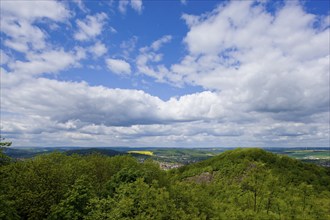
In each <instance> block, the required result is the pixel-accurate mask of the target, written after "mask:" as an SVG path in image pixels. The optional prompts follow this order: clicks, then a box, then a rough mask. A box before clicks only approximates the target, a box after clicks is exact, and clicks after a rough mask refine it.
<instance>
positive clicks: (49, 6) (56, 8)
mask: <svg viewBox="0 0 330 220" xmlns="http://www.w3.org/2000/svg"><path fill="white" fill-rule="evenodd" d="M1 13H2V14H6V15H10V16H13V17H17V18H21V19H24V20H30V21H34V20H36V19H42V18H48V19H51V20H55V21H64V20H65V19H66V18H67V17H68V16H69V15H70V13H69V11H68V10H67V9H66V7H65V6H64V4H62V3H61V2H58V1H54V0H50V1H42V2H38V1H19V7H18V2H17V1H4V2H2V3H1Z"/></svg>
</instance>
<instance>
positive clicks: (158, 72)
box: [136, 35, 172, 82]
mask: <svg viewBox="0 0 330 220" xmlns="http://www.w3.org/2000/svg"><path fill="white" fill-rule="evenodd" d="M171 40H172V36H171V35H165V36H163V37H161V38H160V39H158V40H156V41H154V42H153V43H152V44H151V45H150V46H145V47H142V48H140V50H139V51H140V53H139V55H138V56H137V58H136V66H137V69H138V71H139V72H140V73H142V74H145V75H148V76H151V77H153V78H156V79H157V81H159V82H165V80H164V78H165V76H167V75H169V74H170V73H169V71H168V69H167V68H166V67H165V66H164V65H162V64H158V65H156V66H154V65H150V64H155V63H159V62H160V61H162V59H163V54H162V53H160V52H158V51H159V49H160V48H161V47H162V46H163V45H164V44H166V43H169V42H170V41H171Z"/></svg>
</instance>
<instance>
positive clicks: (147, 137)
mask: <svg viewBox="0 0 330 220" xmlns="http://www.w3.org/2000/svg"><path fill="white" fill-rule="evenodd" d="M2 94H3V97H2V101H3V102H2V109H1V110H2V113H3V114H2V123H1V126H2V128H1V129H2V132H3V134H6V136H9V137H11V138H12V139H13V141H14V143H15V144H17V145H26V143H28V141H30V144H37V145H40V144H47V143H49V144H51V145H52V146H53V145H59V144H62V145H64V144H75V143H76V144H79V145H87V146H88V145H89V144H90V143H93V144H95V145H94V146H97V145H99V146H102V145H103V146H104V144H106V145H107V144H109V143H111V144H114V145H116V144H118V145H119V144H120V145H123V144H124V145H135V144H137V145H138V146H141V145H144V146H154V144H155V143H157V144H159V146H179V145H181V144H184V145H185V146H202V147H205V146H269V145H270V144H271V145H272V146H283V144H287V143H288V142H290V143H291V144H293V145H295V146H297V145H298V146H299V145H300V144H303V145H304V146H305V145H309V144H313V145H314V146H315V145H319V144H323V145H324V144H327V141H328V138H329V133H328V131H329V129H328V125H326V124H324V123H323V122H322V121H323V120H325V119H326V118H327V117H328V116H327V115H326V114H324V115H323V116H321V115H320V119H319V120H317V121H314V122H310V123H305V122H281V121H276V120H274V119H271V118H267V117H264V115H263V113H258V112H254V113H248V112H246V117H247V118H246V119H245V120H243V119H244V116H242V115H237V114H242V112H240V111H239V109H237V107H239V106H231V105H232V103H230V101H228V102H224V100H222V97H221V93H215V92H201V93H196V94H191V95H185V96H181V97H178V98H171V99H170V100H168V101H163V100H161V99H159V98H157V97H155V96H151V95H149V94H147V93H145V92H143V91H138V90H124V89H108V88H105V87H101V86H97V87H95V86H94V87H92V86H89V85H88V84H86V83H75V82H60V81H56V80H49V79H42V78H40V79H29V80H26V81H22V82H21V83H20V84H19V85H18V86H17V87H15V88H7V87H5V88H3V93H2ZM36 97H38V98H36ZM235 120H236V121H235ZM11 134H13V136H11ZM14 134H15V135H14ZM238 137H239V138H238ZM50 140H51V142H50Z"/></svg>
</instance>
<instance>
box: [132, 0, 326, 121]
mask: <svg viewBox="0 0 330 220" xmlns="http://www.w3.org/2000/svg"><path fill="white" fill-rule="evenodd" d="M265 7H266V6H265V5H264V4H257V3H256V4H254V3H253V2H251V1H242V2H240V1H232V2H228V3H226V4H221V5H220V6H219V7H218V8H216V9H215V10H214V11H213V12H211V13H206V14H203V15H201V16H193V17H192V16H188V15H185V16H183V18H184V19H186V20H187V24H188V26H189V28H190V30H189V32H188V33H187V35H186V37H185V38H184V43H185V44H186V45H187V48H188V54H187V55H186V56H185V57H184V58H183V59H182V61H181V62H180V63H178V64H174V65H172V66H171V67H170V68H166V67H164V66H161V65H160V64H155V63H153V62H151V61H158V59H156V58H155V57H156V54H155V53H151V52H148V53H143V52H144V51H145V50H148V48H147V49H145V48H143V49H142V50H141V52H142V53H141V54H140V55H139V56H138V57H137V66H138V69H139V72H141V73H143V74H146V75H148V76H151V77H154V78H155V79H156V80H157V81H160V82H169V83H172V84H174V85H183V84H190V85H198V86H202V87H203V88H204V89H211V90H216V91H221V99H222V100H224V101H226V100H231V102H233V103H234V104H237V105H240V104H244V106H245V108H246V110H247V111H258V112H267V113H270V116H271V117H274V118H276V119H281V120H299V118H300V119H301V118H302V117H306V116H307V115H310V114H317V113H319V112H324V111H329V107H327V106H329V85H328V79H329V62H328V60H329V46H330V45H329V38H328V31H329V27H328V28H327V29H324V25H320V27H315V22H317V21H318V19H319V18H317V17H316V16H315V15H311V14H308V13H306V12H304V11H303V9H302V6H300V5H299V4H297V3H290V2H288V3H287V4H286V5H284V6H283V7H282V8H279V9H278V11H277V12H276V13H274V15H272V14H270V13H268V12H267V11H266V9H265ZM297 17H299V18H300V19H295V18H297ZM288 19H289V20H290V22H289V23H288V22H287V21H288ZM160 42H161V41H160ZM307 42H308V43H307ZM156 45H157V44H156ZM325 45H327V46H325ZM155 48H157V47H155Z"/></svg>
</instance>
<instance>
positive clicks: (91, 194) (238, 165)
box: [0, 149, 330, 220]
mask: <svg viewBox="0 0 330 220" xmlns="http://www.w3.org/2000/svg"><path fill="white" fill-rule="evenodd" d="M329 186H330V176H329V172H328V170H326V169H325V168H322V167H319V166H316V165H312V164H304V163H301V162H299V161H297V160H294V159H290V158H288V157H284V156H278V155H275V154H272V153H269V152H266V151H263V150H260V149H236V150H231V151H226V152H224V153H222V154H220V155H218V156H216V157H213V158H211V159H208V160H205V161H202V162H199V163H195V164H191V165H188V166H184V167H181V168H179V169H174V170H171V171H170V172H165V171H163V170H161V169H160V168H159V165H158V164H157V163H155V162H153V161H151V160H146V161H145V162H143V163H140V162H138V161H137V160H136V159H134V158H133V157H131V156H127V155H124V156H115V157H108V156H104V155H100V154H92V155H86V156H81V155H77V154H75V155H65V154H63V153H52V154H49V155H41V156H37V157H35V158H33V159H27V160H25V161H16V162H12V163H6V164H3V165H1V167H0V219H96V220H97V219H189V220H190V219H328V218H329V214H330V210H329V207H330V189H329Z"/></svg>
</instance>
